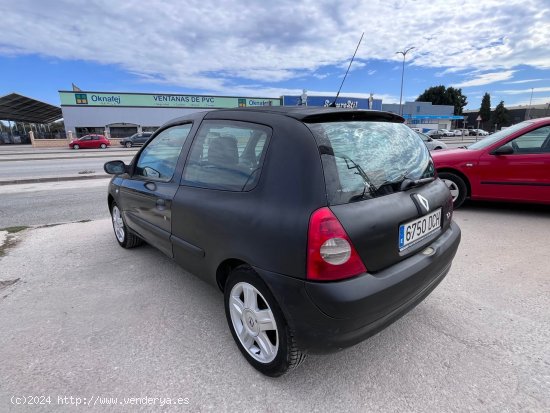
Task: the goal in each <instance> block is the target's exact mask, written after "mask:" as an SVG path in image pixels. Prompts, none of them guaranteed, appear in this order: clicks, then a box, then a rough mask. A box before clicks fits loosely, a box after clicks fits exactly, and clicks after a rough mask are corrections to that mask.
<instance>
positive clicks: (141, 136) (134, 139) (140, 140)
mask: <svg viewBox="0 0 550 413" xmlns="http://www.w3.org/2000/svg"><path fill="white" fill-rule="evenodd" d="M152 134H153V132H141V133H134V134H133V135H132V136H129V137H127V138H124V139H122V140H121V141H120V144H121V145H122V146H125V147H126V148H131V147H132V146H142V145H143V144H144V143H145V142H147V141H148V140H149V138H150V137H151V135H152Z"/></svg>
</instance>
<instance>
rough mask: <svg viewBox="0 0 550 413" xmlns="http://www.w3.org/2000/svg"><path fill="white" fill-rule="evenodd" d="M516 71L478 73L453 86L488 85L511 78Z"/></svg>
mask: <svg viewBox="0 0 550 413" xmlns="http://www.w3.org/2000/svg"><path fill="white" fill-rule="evenodd" d="M515 72H516V71H515V70H506V71H503V72H493V73H483V74H480V75H476V76H475V77H474V78H473V79H470V80H466V81H464V82H460V83H457V84H454V85H453V86H454V87H472V86H482V85H488V84H490V83H495V82H502V81H503V80H507V79H511V78H512V76H513V75H514V73H515Z"/></svg>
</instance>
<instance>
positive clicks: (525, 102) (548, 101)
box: [506, 95, 550, 113]
mask: <svg viewBox="0 0 550 413" xmlns="http://www.w3.org/2000/svg"><path fill="white" fill-rule="evenodd" d="M529 105H547V107H548V108H550V106H548V105H550V95H547V96H543V97H533V100H531V99H529V98H527V99H521V100H517V101H513V102H512V103H510V104H508V103H507V104H506V106H507V107H509V106H529ZM549 113H550V112H549Z"/></svg>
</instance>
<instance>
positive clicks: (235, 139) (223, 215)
mask: <svg viewBox="0 0 550 413" xmlns="http://www.w3.org/2000/svg"><path fill="white" fill-rule="evenodd" d="M271 133H272V131H271V128H270V127H268V126H265V125H260V124H257V123H252V122H244V121H234V120H217V119H208V120H203V122H202V124H201V126H200V129H199V130H198V132H197V134H196V136H195V138H194V140H193V144H192V146H191V149H190V151H189V155H188V158H187V161H186V164H185V169H184V172H183V175H182V180H181V186H180V188H179V190H178V192H177V194H176V197H175V199H174V205H175V206H176V209H177V212H175V215H174V226H173V228H172V242H173V248H174V256H175V259H176V261H177V262H178V263H179V264H180V265H181V266H183V267H184V268H185V269H187V270H188V271H190V272H192V273H194V274H198V275H205V274H211V271H210V269H209V268H208V265H216V263H219V262H220V260H221V259H222V258H221V256H223V255H224V253H227V251H228V250H230V249H231V248H232V247H233V246H232V245H230V244H229V243H228V240H230V239H231V238H232V237H231V234H234V233H235V232H236V231H238V230H239V228H242V222H243V220H244V221H249V220H251V219H252V220H253V217H252V216H251V215H247V211H248V212H249V211H250V208H251V207H252V205H254V203H253V202H252V200H253V199H254V196H255V195H254V191H253V189H254V188H255V186H256V184H257V183H258V180H259V177H260V174H261V170H262V165H263V161H264V158H265V154H266V149H267V146H268V141H269V138H270V136H271ZM239 223H240V224H239ZM250 225H252V226H254V225H253V224H250ZM250 250H252V248H251V249H250ZM229 256H232V255H231V254H229ZM206 257H208V260H206V259H205V258H206ZM233 257H234V256H233ZM225 258H227V257H225ZM247 262H250V261H247Z"/></svg>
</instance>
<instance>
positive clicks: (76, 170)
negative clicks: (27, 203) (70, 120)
mask: <svg viewBox="0 0 550 413" xmlns="http://www.w3.org/2000/svg"><path fill="white" fill-rule="evenodd" d="M115 159H120V160H121V161H124V162H126V163H130V161H131V160H132V156H127V155H126V156H120V155H115V156H104V157H101V158H83V157H80V158H76V159H70V158H69V159H57V158H54V159H40V160H38V159H32V160H22V161H2V162H0V181H2V180H9V179H26V178H47V177H58V176H73V175H93V174H105V172H104V171H103V164H104V163H105V162H108V161H112V160H115ZM105 175H106V174H105Z"/></svg>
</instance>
